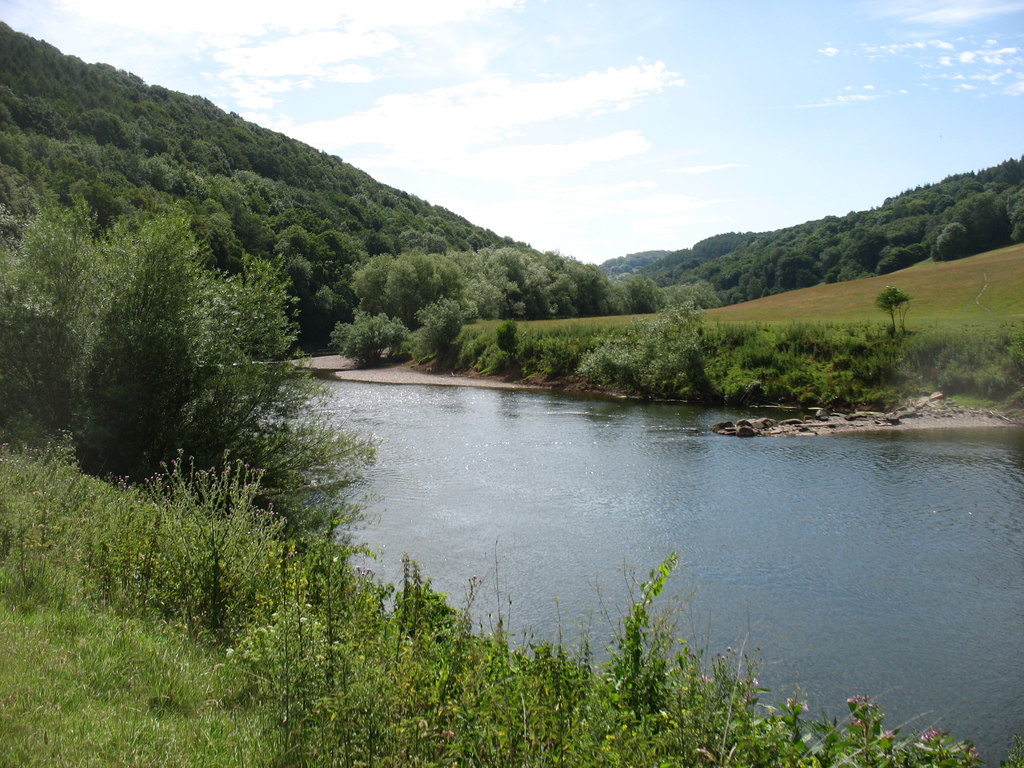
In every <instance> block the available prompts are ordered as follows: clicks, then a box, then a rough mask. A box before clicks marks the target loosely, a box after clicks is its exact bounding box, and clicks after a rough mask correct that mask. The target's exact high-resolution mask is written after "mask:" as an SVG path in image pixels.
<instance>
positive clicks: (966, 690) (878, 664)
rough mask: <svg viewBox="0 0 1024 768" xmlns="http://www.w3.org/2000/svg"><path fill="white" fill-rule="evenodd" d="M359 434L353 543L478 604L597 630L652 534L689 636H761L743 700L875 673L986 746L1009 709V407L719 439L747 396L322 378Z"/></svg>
mask: <svg viewBox="0 0 1024 768" xmlns="http://www.w3.org/2000/svg"><path fill="white" fill-rule="evenodd" d="M329 393H330V394H329V407H330V409H331V411H332V413H333V414H334V418H335V420H336V423H337V424H338V425H339V426H340V427H342V428H344V429H347V430H354V431H356V432H360V433H363V434H369V435H373V436H374V437H375V438H376V439H377V441H378V443H379V447H378V462H377V464H376V466H374V467H373V468H372V469H371V470H370V471H369V472H368V474H367V479H366V483H365V488H364V491H365V493H366V498H365V499H364V509H365V512H366V517H365V521H364V522H363V523H362V524H361V525H360V526H359V527H358V528H357V529H356V530H355V531H354V536H355V539H356V540H357V541H359V542H364V543H366V544H367V545H369V546H370V547H371V548H372V549H374V550H375V551H377V552H378V553H379V554H378V557H377V559H376V560H375V561H373V562H372V563H371V564H370V567H371V568H372V569H373V570H374V571H375V572H377V573H378V575H380V576H381V577H382V578H385V579H389V580H400V579H401V565H400V563H401V556H402V554H403V553H405V552H407V553H409V555H410V556H411V557H413V558H414V559H415V560H417V561H418V562H419V563H420V565H421V567H422V569H423V572H424V574H426V575H428V576H430V577H431V579H432V581H433V584H434V586H435V588H437V589H440V590H442V591H445V592H447V593H448V594H449V595H450V598H451V600H452V602H453V603H454V604H456V605H459V604H460V602H461V601H462V600H463V596H464V594H465V592H466V586H467V584H468V582H469V580H470V579H471V578H472V577H474V576H475V577H477V578H478V579H479V580H480V582H481V586H480V588H479V589H478V591H477V598H476V601H475V602H474V604H473V614H474V616H475V617H476V620H477V621H478V623H479V624H480V626H481V627H483V628H484V629H487V628H488V627H490V626H493V625H494V624H495V623H496V621H497V619H498V617H499V616H500V617H501V620H502V622H503V626H504V628H505V629H508V630H510V631H511V632H512V633H513V634H514V635H517V636H518V637H520V638H523V639H529V638H542V639H558V638H562V639H564V640H565V642H567V643H568V644H570V645H571V644H573V643H575V642H578V639H579V637H580V636H581V633H583V632H585V633H586V635H587V637H589V639H590V643H591V645H592V646H593V647H594V648H595V649H600V648H604V647H607V645H608V644H609V642H610V641H611V638H612V637H613V626H614V623H615V621H616V620H617V619H618V618H619V617H620V616H621V614H622V611H623V610H624V607H625V606H626V605H627V596H628V594H629V585H630V584H631V583H632V584H635V582H636V580H637V579H642V578H643V577H645V576H646V574H647V573H648V572H649V571H650V570H651V569H652V568H655V567H657V565H658V564H659V563H661V562H662V561H663V560H664V559H665V558H666V557H668V556H669V554H670V553H672V552H677V553H678V554H679V558H680V567H679V568H678V569H677V572H676V575H675V576H674V578H673V580H672V581H671V582H670V584H671V589H670V590H667V592H671V593H672V594H671V595H670V596H669V598H668V599H667V600H666V601H665V602H666V605H679V606H682V610H681V614H680V633H681V635H683V636H685V637H686V638H687V639H688V640H689V642H690V644H691V646H695V647H703V648H706V649H707V650H708V652H710V653H716V652H720V651H724V650H725V649H726V648H727V647H732V648H734V649H736V650H738V651H741V652H742V653H747V654H754V655H756V656H757V657H758V658H759V659H760V668H759V673H758V677H759V679H760V680H761V682H762V683H763V684H765V685H767V686H768V687H770V688H771V692H770V693H769V694H767V696H766V702H767V703H771V702H774V701H779V700H782V699H785V698H786V697H787V696H788V695H790V694H792V693H793V692H794V691H795V690H796V689H799V690H800V693H801V695H802V696H803V697H804V698H806V699H807V700H808V703H809V706H810V708H811V711H812V713H814V714H821V713H823V712H824V713H827V714H829V715H836V716H838V717H840V718H842V717H843V716H844V715H845V714H846V706H845V701H846V699H847V697H849V696H851V695H854V694H865V695H870V696H872V697H874V698H875V699H876V700H877V701H878V702H879V703H880V704H881V705H882V707H883V708H884V709H885V710H886V712H887V713H888V720H887V723H888V726H889V727H893V726H900V727H902V728H903V729H904V730H924V729H928V728H935V727H937V728H944V729H946V730H949V731H951V732H952V733H953V734H954V735H955V736H957V737H958V738H969V739H972V740H973V741H974V742H975V744H976V745H977V747H978V748H979V750H981V752H982V756H983V758H985V760H986V762H987V763H988V764H990V765H997V764H998V762H999V760H1000V759H1002V758H1004V757H1005V756H1006V753H1007V752H1008V750H1009V748H1010V747H1011V746H1012V735H1013V733H1014V732H1024V662H1022V659H1024V430H1017V429H988V430H929V431H920V432H909V431H904V432H898V433H897V432H893V433H871V434H863V433H862V434H848V435H833V436H828V437H803V438H802V437H793V438H776V439H770V438H758V439H753V440H740V439H736V438H727V437H720V436H716V435H713V434H711V433H710V431H709V427H710V425H711V424H713V423H714V422H716V421H720V420H723V419H735V418H737V417H742V416H747V415H749V412H743V413H739V412H735V411H728V410H723V409H708V408H697V407H691V406H686V405H682V404H666V403H659V404H651V403H636V402H628V401H620V400H613V399H607V398H596V397H584V396H574V395H568V394H562V393H537V392H525V391H501V390H486V389H467V388H455V387H427V386H397V385H382V384H365V383H357V382H332V383H330V385H329Z"/></svg>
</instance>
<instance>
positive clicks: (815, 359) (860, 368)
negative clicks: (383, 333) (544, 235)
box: [457, 244, 1024, 408]
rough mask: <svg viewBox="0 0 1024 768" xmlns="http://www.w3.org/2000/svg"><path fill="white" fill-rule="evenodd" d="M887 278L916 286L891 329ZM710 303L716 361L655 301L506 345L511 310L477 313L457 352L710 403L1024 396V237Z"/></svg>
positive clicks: (534, 326) (500, 368)
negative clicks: (655, 309)
mask: <svg viewBox="0 0 1024 768" xmlns="http://www.w3.org/2000/svg"><path fill="white" fill-rule="evenodd" d="M888 285H894V286H896V287H898V288H900V289H901V290H902V291H905V292H906V293H908V294H909V295H910V296H911V300H910V305H909V312H908V314H907V317H906V331H907V332H906V333H905V334H903V333H900V334H896V335H893V334H889V333H888V325H889V317H888V315H887V314H886V313H885V312H883V311H882V310H880V309H878V308H877V307H876V305H875V299H876V297H877V296H878V295H879V293H881V291H882V290H883V289H884V288H885V287H886V286H888ZM704 317H705V319H706V322H705V325H704V331H703V333H702V335H701V338H700V340H699V345H700V346H701V347H702V349H703V353H702V354H703V360H702V362H700V365H702V366H703V371H701V370H699V369H698V368H699V366H698V364H697V361H695V360H692V359H691V360H690V361H689V365H688V366H683V365H682V364H681V359H680V355H679V352H678V349H676V350H675V351H670V350H669V347H673V348H674V349H675V348H676V347H678V346H679V345H678V343H674V342H678V341H679V340H680V338H681V337H680V336H679V333H684V331H683V330H682V329H679V331H678V332H674V333H673V334H670V335H669V336H667V337H665V338H661V339H658V338H654V337H655V336H657V334H656V333H654V330H653V329H655V328H656V327H658V323H659V320H657V319H655V316H652V315H635V316H613V317H599V318H572V319H559V320H541V321H532V322H520V323H518V343H517V344H516V345H515V348H514V349H511V348H510V349H505V350H499V349H498V348H497V347H496V345H495V344H496V329H497V327H498V325H499V323H498V321H490V322H482V323H476V324H474V325H472V326H468V327H467V328H465V329H464V331H463V334H462V336H461V337H460V339H459V345H460V352H459V354H458V355H457V359H458V363H457V365H458V367H460V368H472V369H474V370H477V371H480V372H482V373H497V374H502V375H505V376H511V377H514V378H519V379H524V380H534V381H542V382H544V381H546V382H549V383H550V382H558V383H560V384H562V385H568V386H573V387H586V388H588V389H608V390H611V391H615V392H622V393H626V394H633V395H642V396H651V397H669V398H684V399H689V400H694V401H701V402H708V403H719V402H723V401H724V402H742V403H746V404H751V405H752V404H756V403H764V402H770V403H781V404H789V405H831V406H835V407H844V406H845V407H873V408H883V407H888V406H891V405H894V404H895V403H896V402H898V401H899V400H900V399H903V398H906V397H908V396H912V395H915V394H918V393H920V392H923V391H927V392H931V391H934V390H943V391H945V392H946V393H947V394H950V395H956V396H957V397H961V398H963V397H967V398H974V402H978V403H985V404H986V405H990V406H992V405H997V404H1003V403H1004V402H1005V403H1006V404H1007V407H1011V408H1019V406H1020V402H1009V401H1008V400H1007V398H1011V397H1016V399H1017V400H1018V401H1019V400H1021V399H1022V398H1021V396H1020V395H1019V394H1017V395H1015V393H1017V392H1018V391H1019V390H1020V385H1021V382H1022V381H1024V330H1022V326H1021V321H1022V320H1024V244H1021V245H1015V246H1011V247H1009V248H1002V249H999V250H996V251H991V252H989V253H984V254H980V255H978V256H972V257H969V258H966V259H960V260H958V261H951V262H942V263H932V262H928V263H921V264H917V265H915V266H913V267H911V268H909V269H905V270H902V271H899V272H894V273H892V274H889V275H884V276H879V277H871V278H866V279H863V280H853V281H849V282H845V283H835V284H831V285H819V286H815V287H813V288H805V289H802V290H798V291H790V292H788V293H783V294H778V295H776V296H769V297H766V298H762V299H758V300H757V301H751V302H746V303H744V304H737V305H733V306H729V307H721V308H718V309H713V310H708V311H707V312H706V313H705V315H704ZM686 332H689V331H686ZM652 334H653V335H652ZM641 353H642V354H641ZM598 363H600V364H598ZM581 366H582V368H581ZM684 368H685V370H684ZM581 371H583V372H585V373H586V375H584V373H581ZM641 374H642V375H641ZM638 377H639V378H638Z"/></svg>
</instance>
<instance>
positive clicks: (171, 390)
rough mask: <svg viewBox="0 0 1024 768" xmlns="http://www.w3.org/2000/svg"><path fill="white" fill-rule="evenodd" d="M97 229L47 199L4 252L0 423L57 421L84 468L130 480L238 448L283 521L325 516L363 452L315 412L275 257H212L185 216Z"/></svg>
mask: <svg viewBox="0 0 1024 768" xmlns="http://www.w3.org/2000/svg"><path fill="white" fill-rule="evenodd" d="M93 228H94V220H93V219H90V217H89V215H88V214H87V212H86V211H85V210H84V209H83V208H81V207H79V208H75V209H62V208H55V209H47V210H46V211H45V212H44V213H43V214H42V215H41V216H39V217H37V218H35V219H33V220H32V221H31V222H30V223H29V224H28V226H27V229H26V231H25V233H24V237H23V238H22V239H21V241H20V242H18V243H17V244H16V245H15V247H14V248H13V249H11V250H9V251H8V252H7V253H0V434H2V435H4V436H5V437H7V438H8V439H12V438H14V439H20V440H29V441H35V440H39V439H47V438H49V437H51V436H53V435H56V434H58V433H61V432H63V433H66V434H67V435H68V436H69V437H70V440H71V442H72V444H73V446H74V449H75V452H76V454H77V457H78V460H79V462H80V464H81V466H82V468H83V469H85V470H86V471H89V472H91V473H94V474H98V475H111V476H115V477H125V478H128V479H130V480H141V479H144V478H146V477H149V476H151V475H152V474H154V473H156V472H159V471H160V469H161V466H162V465H164V464H166V463H167V462H170V461H172V460H174V459H175V458H176V457H177V456H178V455H179V454H182V455H184V456H185V457H191V458H192V459H193V460H194V461H195V462H196V464H197V466H200V467H215V466H222V465H224V463H225V462H226V461H228V460H239V461H243V462H246V463H247V464H249V465H250V466H252V467H254V468H258V469H259V470H261V471H262V473H263V483H262V484H263V488H264V491H265V494H266V496H265V501H266V502H268V503H272V504H273V505H274V507H275V508H276V509H277V511H278V512H279V513H281V514H282V515H284V516H286V517H287V518H288V519H289V523H290V524H291V525H292V526H294V527H295V528H298V529H302V528H308V527H310V526H312V527H320V526H322V525H325V524H326V522H327V520H328V519H329V518H330V517H332V516H334V515H336V514H337V513H338V511H339V509H340V508H339V507H338V503H339V502H340V500H341V495H340V494H341V492H342V491H343V490H344V488H345V486H346V485H347V484H348V483H349V482H351V480H352V479H353V478H354V475H355V473H356V472H357V471H358V467H359V465H360V463H361V461H362V459H364V458H365V457H366V456H367V455H368V454H367V449H366V446H364V445H362V444H361V442H360V441H359V440H356V439H353V438H350V437H348V436H346V435H344V434H341V433H338V432H337V431H336V430H335V429H332V428H331V426H330V425H328V424H326V423H325V422H323V421H322V420H321V419H319V418H318V417H317V416H316V415H315V413H311V412H310V409H309V407H308V406H309V402H310V399H311V398H313V397H315V396H316V390H315V385H314V384H313V382H312V380H311V379H309V378H308V377H307V376H305V375H304V374H303V373H302V372H301V371H300V370H299V369H298V368H296V366H294V365H292V364H290V363H289V362H288V360H287V355H288V354H289V353H290V351H291V349H292V346H293V343H294V340H295V329H294V326H293V324H292V323H290V322H289V320H288V319H287V316H286V313H285V309H286V307H287V306H288V304H289V303H290V301H291V299H290V298H289V297H288V294H287V291H286V290H285V285H284V282H283V280H282V279H281V277H280V276H279V274H278V273H277V272H276V271H275V270H274V269H273V267H272V265H271V264H270V263H269V262H267V261H263V260H259V259H255V258H246V259H245V260H244V261H243V264H242V267H241V271H239V272H237V273H235V274H231V275H226V274H223V273H218V272H215V271H212V270H209V269H206V268H205V267H204V263H205V260H206V253H205V251H204V249H203V248H202V247H201V246H199V245H198V244H197V243H196V241H195V238H194V236H193V234H192V233H191V232H190V230H189V226H188V220H187V218H186V217H184V216H182V215H179V214H174V213H168V214H164V215H160V216H156V217H153V218H151V219H148V220H146V221H144V222H141V223H138V224H136V223H134V222H127V221H125V222H122V223H119V224H117V225H116V226H114V227H113V228H112V229H111V230H110V231H108V232H105V233H103V234H101V235H99V236H95V235H94V234H93V231H92V230H93ZM314 480H315V481H316V486H317V496H318V498H319V500H320V501H321V502H323V505H322V506H321V507H320V508H319V509H318V508H316V507H315V506H314V505H311V504H310V501H311V500H312V499H311V496H310V482H311V481H314Z"/></svg>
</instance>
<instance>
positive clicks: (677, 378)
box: [579, 306, 708, 397]
mask: <svg viewBox="0 0 1024 768" xmlns="http://www.w3.org/2000/svg"><path fill="white" fill-rule="evenodd" d="M702 317H703V316H702V313H701V312H700V310H697V309H694V308H693V307H692V306H686V307H673V308H671V309H669V310H667V311H665V312H662V313H660V314H659V315H658V316H657V318H655V319H654V320H636V321H634V322H633V324H632V325H630V326H629V327H628V328H627V329H626V331H625V332H624V333H621V334H620V335H618V336H615V337H613V338H610V339H608V340H607V341H605V342H603V343H601V344H600V345H598V346H597V347H596V348H595V349H593V350H592V351H591V352H589V353H588V354H586V355H585V356H584V357H583V359H582V361H581V362H580V365H579V374H580V375H581V376H583V377H585V378H586V379H588V380H590V381H592V382H594V383H596V384H603V385H610V386H613V387H618V388H621V389H625V390H626V391H629V392H634V393H636V394H639V395H642V396H645V397H653V396H667V397H687V396H691V397H692V396H697V397H700V396H702V395H703V394H704V393H705V392H706V391H707V389H708V381H707V377H706V375H705V372H704V352H705V345H704V330H703V323H702Z"/></svg>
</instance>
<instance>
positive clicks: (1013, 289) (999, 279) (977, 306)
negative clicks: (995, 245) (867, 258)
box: [708, 244, 1024, 328]
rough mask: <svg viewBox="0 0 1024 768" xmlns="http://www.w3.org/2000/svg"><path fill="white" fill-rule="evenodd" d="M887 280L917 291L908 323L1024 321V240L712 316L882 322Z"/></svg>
mask: <svg viewBox="0 0 1024 768" xmlns="http://www.w3.org/2000/svg"><path fill="white" fill-rule="evenodd" d="M887 285H895V286H896V287H898V288H900V289H902V290H904V291H906V292H907V293H909V294H910V295H911V297H912V298H911V302H910V311H909V313H908V315H907V327H908V328H915V327H921V326H925V325H934V324H962V325H968V324H970V325H974V324H985V325H989V324H1001V323H1007V322H1019V321H1021V320H1024V244H1019V245H1014V246H1010V247H1009V248H1000V249H999V250H996V251H989V252H988V253H982V254H979V255H977V256H971V257H969V258H966V259H960V260H958V261H946V262H939V263H935V262H923V263H920V264H915V265H914V266H913V267H910V268H908V269H903V270H900V271H898V272H892V273H890V274H888V275H879V276H877V277H868V278H864V279H862V280H851V281H849V282H845V283H832V284H829V285H816V286H813V287H811V288H803V289H801V290H798V291H789V292H787V293H780V294H777V295H775V296H766V297H764V298H762V299H757V300H756V301H748V302H744V303H743V304H734V305H732V306H728V307H720V308H718V309H713V310H710V311H709V312H708V318H709V319H713V320H721V321H757V322H774V321H779V322H783V321H792V320H820V321H828V322H834V323H850V322H853V323H861V322H879V321H880V320H881V319H883V315H882V313H881V311H880V310H879V309H877V308H876V307H875V305H874V301H875V297H876V296H877V295H878V294H879V293H880V292H881V291H882V289H883V288H885V286H887Z"/></svg>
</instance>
